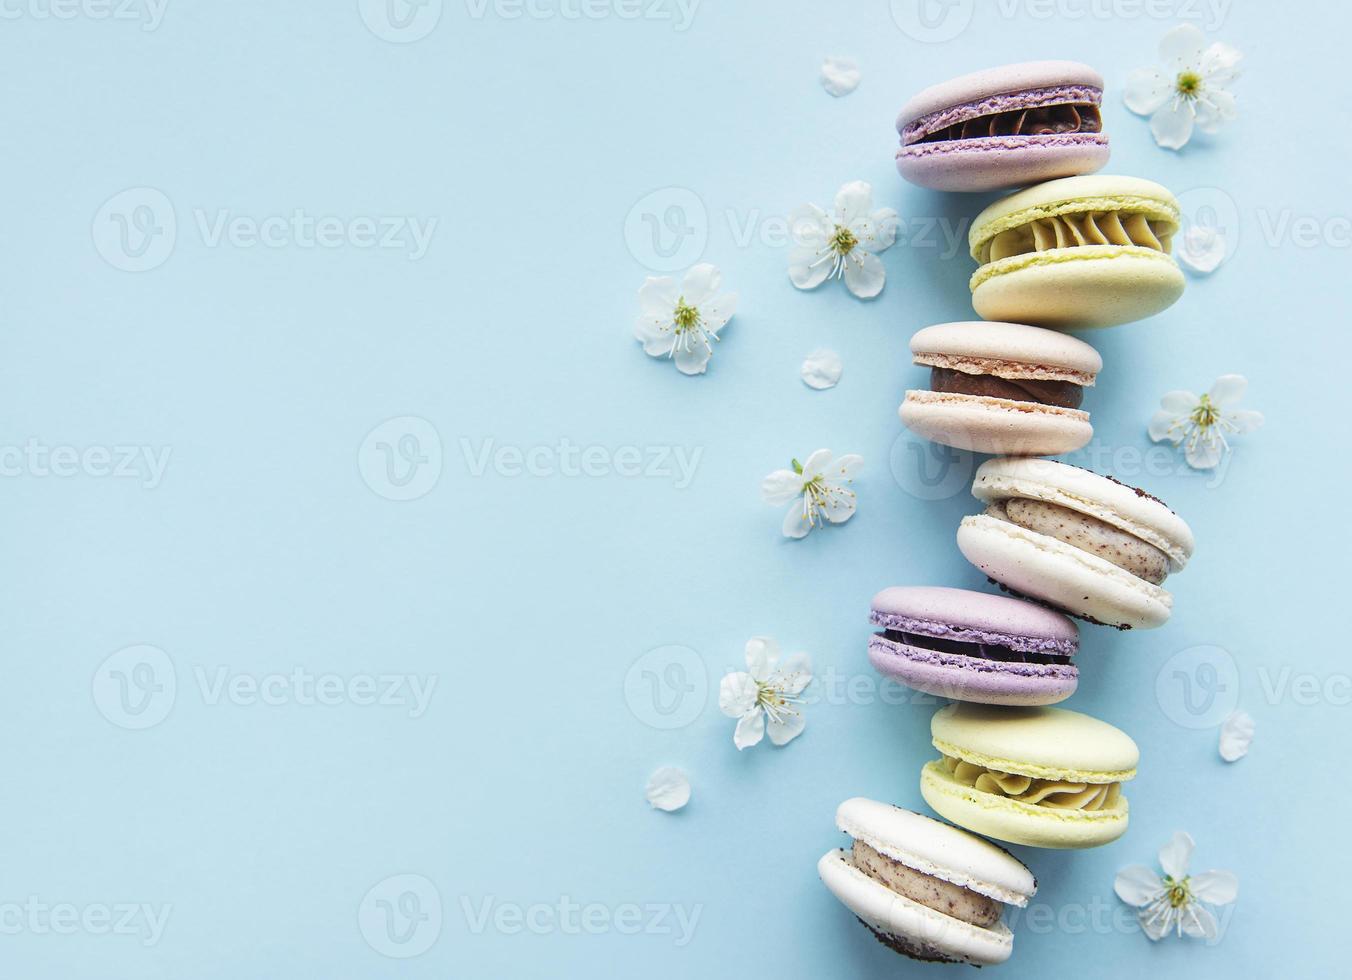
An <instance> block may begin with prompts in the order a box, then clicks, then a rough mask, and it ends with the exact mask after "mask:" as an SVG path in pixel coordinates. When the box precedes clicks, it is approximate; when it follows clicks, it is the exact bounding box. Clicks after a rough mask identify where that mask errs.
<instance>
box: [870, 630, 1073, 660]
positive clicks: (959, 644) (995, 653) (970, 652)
mask: <svg viewBox="0 0 1352 980" xmlns="http://www.w3.org/2000/svg"><path fill="white" fill-rule="evenodd" d="M881 635H882V636H883V638H884V639H888V640H891V641H892V642H893V643H901V644H904V645H906V646H908V647H916V648H917V649H919V650H931V651H933V652H934V653H955V654H959V655H961V656H964V657H976V658H978V659H981V660H995V661H999V662H1000V663H1005V664H1068V663H1070V657H1065V656H1062V655H1061V654H1057V653H1025V652H1024V651H1022V650H1013V649H1011V648H1009V647H1005V646H999V645H997V644H994V643H964V642H963V641H961V640H948V639H944V638H942V637H938V636H925V635H923V634H921V633H906V632H903V631H902V630H891V629H889V630H883V632H882V634H881Z"/></svg>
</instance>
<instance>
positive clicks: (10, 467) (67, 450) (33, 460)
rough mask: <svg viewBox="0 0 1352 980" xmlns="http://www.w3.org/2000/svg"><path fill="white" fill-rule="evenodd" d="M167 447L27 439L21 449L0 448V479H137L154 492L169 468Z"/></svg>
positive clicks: (169, 449) (169, 448) (18, 447)
mask: <svg viewBox="0 0 1352 980" xmlns="http://www.w3.org/2000/svg"><path fill="white" fill-rule="evenodd" d="M172 451H173V450H172V448H171V447H169V446H130V445H125V446H124V445H117V446H84V447H79V446H49V445H47V444H46V443H43V442H40V441H38V440H37V439H29V440H28V441H27V442H25V443H24V444H23V445H22V446H3V445H0V477H32V478H35V479H46V478H48V477H55V478H57V479H63V480H64V479H71V478H73V477H77V476H87V477H91V478H93V479H115V480H118V479H121V480H140V481H141V487H142V488H143V489H146V490H154V489H155V488H156V487H158V486H159V485H160V482H161V481H162V480H163V479H164V472H165V470H167V469H168V468H169V456H170V454H171V453H172Z"/></svg>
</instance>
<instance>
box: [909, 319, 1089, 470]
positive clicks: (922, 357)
mask: <svg viewBox="0 0 1352 980" xmlns="http://www.w3.org/2000/svg"><path fill="white" fill-rule="evenodd" d="M911 355H912V358H913V360H914V363H916V364H918V365H920V366H922V367H928V368H929V369H930V384H929V389H928V390H922V389H916V390H911V391H907V392H906V399H905V401H903V402H902V403H901V407H900V409H899V410H898V413H899V414H900V415H901V421H902V422H903V423H905V425H906V427H907V428H909V429H910V430H911V431H912V432H915V433H916V434H917V435H921V436H924V437H925V438H926V439H929V440H931V441H933V442H937V443H940V444H942V445H945V446H953V447H954V448H956V449H970V450H972V451H974V452H979V453H995V454H1004V455H1010V456H1054V455H1057V454H1060V453H1068V452H1072V451H1074V450H1076V449H1079V448H1080V447H1082V446H1084V445H1085V444H1086V443H1088V442H1089V440H1090V439H1091V438H1093V435H1094V427H1093V426H1092V425H1091V424H1090V422H1089V413H1088V412H1086V411H1084V410H1083V409H1082V408H1081V407H1080V406H1081V404H1082V402H1083V399H1084V389H1085V388H1089V387H1092V386H1093V384H1094V382H1095V380H1096V378H1097V377H1098V372H1099V371H1100V370H1102V368H1103V359H1102V358H1101V357H1099V353H1098V351H1096V350H1094V348H1092V347H1090V346H1089V345H1088V344H1086V343H1085V342H1084V341H1082V340H1077V339H1076V338H1074V337H1069V336H1067V335H1065V334H1063V333H1057V332H1056V331H1054V330H1044V329H1042V328H1040V327H1030V326H1027V325H1025V324H1022V323H998V322H983V321H973V322H966V323H941V324H938V325H936V326H932V327H925V328H924V329H923V330H921V331H919V332H918V333H917V334H916V335H915V336H914V337H912V338H911Z"/></svg>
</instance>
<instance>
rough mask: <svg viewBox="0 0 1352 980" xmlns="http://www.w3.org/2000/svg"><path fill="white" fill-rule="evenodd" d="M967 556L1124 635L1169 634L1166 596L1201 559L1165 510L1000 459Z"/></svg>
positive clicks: (1091, 476)
mask: <svg viewBox="0 0 1352 980" xmlns="http://www.w3.org/2000/svg"><path fill="white" fill-rule="evenodd" d="M972 495H973V496H975V497H976V498H977V499H978V500H981V501H983V502H984V503H986V505H987V509H986V512H985V513H984V514H978V515H976V516H974V517H967V518H964V519H963V521H962V524H961V526H960V527H959V528H958V548H959V550H960V551H961V552H962V553H963V556H964V557H966V559H967V560H968V561H970V562H971V563H972V564H973V565H976V566H977V567H978V568H980V569H981V570H982V571H983V572H985V573H986V574H987V575H989V576H990V577H991V578H992V579H994V580H995V581H997V582H999V583H1001V584H1003V585H1005V586H1007V587H1008V588H1010V589H1011V590H1013V591H1015V592H1017V593H1019V594H1022V595H1024V596H1030V597H1032V598H1034V599H1041V600H1043V601H1044V602H1048V603H1051V604H1052V605H1054V606H1058V607H1059V608H1061V609H1063V610H1065V611H1066V612H1068V613H1070V614H1071V615H1073V616H1079V617H1081V618H1082V619H1087V620H1089V621H1091V622H1096V623H1101V624H1103V625H1106V626H1116V627H1117V628H1119V629H1131V628H1133V627H1135V628H1137V629H1150V628H1153V627H1156V626H1161V625H1163V624H1164V623H1165V622H1166V621H1167V620H1168V619H1169V614H1170V612H1171V610H1172V608H1173V596H1171V595H1170V594H1169V593H1168V592H1167V591H1166V590H1165V589H1164V588H1163V587H1162V583H1163V582H1164V580H1165V578H1166V577H1167V576H1168V575H1170V574H1171V573H1173V572H1178V571H1181V570H1182V569H1183V567H1184V566H1185V565H1186V564H1187V563H1188V559H1189V558H1190V557H1191V556H1192V549H1193V538H1192V531H1191V530H1190V529H1189V528H1188V525H1187V524H1186V523H1185V522H1184V521H1183V518H1181V517H1179V516H1178V515H1177V514H1175V513H1174V512H1173V511H1171V510H1170V509H1169V508H1168V507H1167V506H1165V504H1164V502H1163V501H1161V500H1159V499H1158V498H1156V497H1152V496H1151V495H1150V494H1148V493H1146V492H1145V491H1144V490H1138V489H1136V488H1135V487H1129V486H1127V485H1126V484H1124V483H1119V482H1117V481H1116V480H1113V479H1111V478H1110V477H1106V476H1100V475H1099V474H1097V473H1094V472H1092V471H1090V470H1086V469H1081V468H1080V467H1078V466H1071V465H1069V464H1067V463H1060V462H1057V461H1055V460H1050V459H991V460H987V461H986V462H985V463H983V464H981V466H980V467H979V468H978V469H977V471H976V478H975V480H973V482H972Z"/></svg>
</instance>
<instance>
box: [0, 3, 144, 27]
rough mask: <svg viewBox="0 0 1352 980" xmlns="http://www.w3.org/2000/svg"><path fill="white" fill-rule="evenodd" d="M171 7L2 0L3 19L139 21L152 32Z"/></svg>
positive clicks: (142, 4) (0, 9)
mask: <svg viewBox="0 0 1352 980" xmlns="http://www.w3.org/2000/svg"><path fill="white" fill-rule="evenodd" d="M168 6H169V0H2V2H0V20H38V21H41V20H64V21H69V20H95V21H103V20H116V21H135V22H137V23H139V24H140V25H141V30H142V31H145V32H146V33H150V32H151V31H154V30H158V29H159V26H160V24H162V23H163V22H164V13H165V10H166V9H167V8H168Z"/></svg>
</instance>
